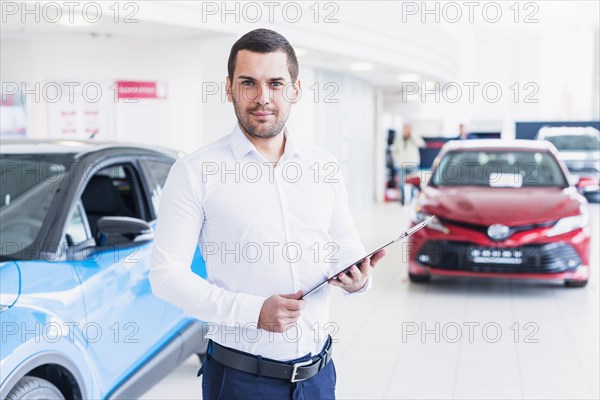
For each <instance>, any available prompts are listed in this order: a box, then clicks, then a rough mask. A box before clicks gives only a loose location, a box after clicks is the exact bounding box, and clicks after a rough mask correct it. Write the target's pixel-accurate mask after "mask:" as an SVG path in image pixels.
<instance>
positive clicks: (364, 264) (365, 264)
mask: <svg viewBox="0 0 600 400" xmlns="http://www.w3.org/2000/svg"><path fill="white" fill-rule="evenodd" d="M369 263H370V259H369V257H367V258H365V259H364V260H363V262H362V263H361V264H360V267H359V269H360V272H362V273H363V274H366V273H367V270H368V269H369V265H370V264H369Z"/></svg>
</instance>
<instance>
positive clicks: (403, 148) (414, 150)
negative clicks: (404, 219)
mask: <svg viewBox="0 0 600 400" xmlns="http://www.w3.org/2000/svg"><path fill="white" fill-rule="evenodd" d="M421 147H425V141H424V140H423V139H422V138H421V137H420V136H419V135H416V134H413V133H412V126H411V125H409V124H406V125H404V128H403V129H402V137H401V138H400V140H399V141H397V143H396V145H395V146H394V149H393V151H394V160H395V161H396V163H397V164H398V172H399V175H398V189H399V190H400V195H401V197H400V202H401V204H403V205H404V204H408V201H409V199H410V198H411V197H412V196H411V195H410V194H409V189H411V188H412V186H410V185H406V184H405V182H404V180H405V179H406V177H407V176H408V175H410V174H414V173H415V172H418V171H419V167H420V165H421V153H420V151H419V149H420V148H421Z"/></svg>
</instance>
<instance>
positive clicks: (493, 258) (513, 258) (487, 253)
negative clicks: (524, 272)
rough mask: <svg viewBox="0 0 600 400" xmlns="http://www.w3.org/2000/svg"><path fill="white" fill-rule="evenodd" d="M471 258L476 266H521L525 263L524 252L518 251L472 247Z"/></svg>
mask: <svg viewBox="0 0 600 400" xmlns="http://www.w3.org/2000/svg"><path fill="white" fill-rule="evenodd" d="M469 258H470V259H471V262H474V263H476V264H521V263H522V262H523V251H521V250H518V249H499V248H482V247H471V249H470V250H469Z"/></svg>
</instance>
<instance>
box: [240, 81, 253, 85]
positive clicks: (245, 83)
mask: <svg viewBox="0 0 600 400" xmlns="http://www.w3.org/2000/svg"><path fill="white" fill-rule="evenodd" d="M252 85H254V82H252V81H243V82H242V86H252Z"/></svg>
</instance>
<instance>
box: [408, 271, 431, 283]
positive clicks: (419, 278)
mask: <svg viewBox="0 0 600 400" xmlns="http://www.w3.org/2000/svg"><path fill="white" fill-rule="evenodd" d="M408 279H410V281H411V282H413V283H427V282H429V281H431V275H429V274H424V275H419V274H413V273H411V272H409V273H408Z"/></svg>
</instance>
